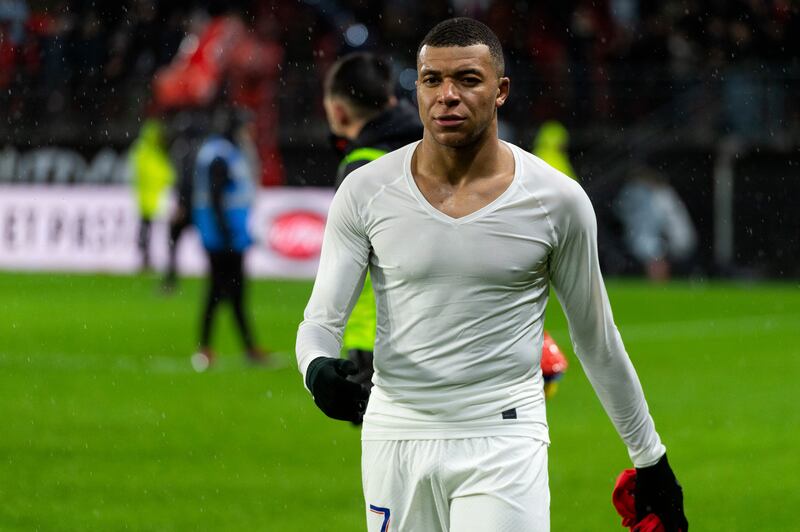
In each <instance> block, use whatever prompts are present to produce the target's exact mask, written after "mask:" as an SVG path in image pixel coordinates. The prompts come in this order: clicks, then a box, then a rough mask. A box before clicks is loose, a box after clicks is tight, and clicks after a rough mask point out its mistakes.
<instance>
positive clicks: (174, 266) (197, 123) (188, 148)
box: [161, 110, 208, 293]
mask: <svg viewBox="0 0 800 532" xmlns="http://www.w3.org/2000/svg"><path fill="white" fill-rule="evenodd" d="M172 131H173V137H174V140H173V142H172V146H171V147H170V156H171V158H172V161H173V162H174V164H175V169H176V174H177V179H176V181H175V187H174V188H173V191H174V197H175V206H174V209H173V211H172V215H171V216H170V220H169V241H168V244H167V245H168V248H167V267H166V272H165V274H164V279H163V281H162V285H161V286H162V289H163V291H164V292H165V293H171V292H173V291H174V290H175V288H176V287H177V284H178V243H179V242H180V238H181V235H183V234H184V232H185V230H186V229H188V228H189V227H191V225H192V188H193V184H194V166H195V161H196V159H197V152H198V151H199V150H200V146H201V145H202V143H203V141H204V140H205V137H206V136H207V133H208V120H207V118H206V116H205V113H203V112H202V111H200V110H185V111H181V112H179V113H177V114H176V115H175V116H174V117H173V119H172Z"/></svg>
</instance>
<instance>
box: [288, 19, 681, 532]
mask: <svg viewBox="0 0 800 532" xmlns="http://www.w3.org/2000/svg"><path fill="white" fill-rule="evenodd" d="M417 70H418V78H417V97H418V102H419V113H420V117H421V119H422V123H423V126H424V134H423V138H422V140H421V141H419V142H415V143H412V144H410V145H408V146H405V147H403V148H401V149H399V150H396V151H394V152H392V153H389V154H387V155H385V156H383V157H381V158H380V159H377V160H376V161H374V162H372V163H369V164H367V165H365V166H363V167H362V168H359V169H358V170H356V171H355V172H353V173H352V174H351V175H350V176H349V177H348V178H347V179H345V181H344V183H343V184H342V186H341V187H340V188H339V190H338V192H337V194H336V196H335V197H334V200H333V203H332V205H331V209H330V213H329V218H328V224H327V227H326V233H325V239H324V243H323V249H322V255H321V262H320V267H319V272H318V274H317V279H316V282H315V285H314V289H313V292H312V295H311V298H310V300H309V303H308V306H307V308H306V311H305V319H304V321H303V322H302V323H301V325H300V327H299V330H298V337H297V360H298V365H299V368H300V371H301V372H302V374H303V376H304V378H305V383H306V386H307V387H308V389H309V390H310V391H311V393H312V395H313V397H314V401H315V403H316V404H317V405H318V406H319V407H320V409H321V410H322V411H323V412H324V413H325V414H327V415H328V416H330V417H333V418H335V419H343V420H353V419H356V418H358V417H360V416H361V415H362V409H363V407H364V405H365V404H366V403H365V402H366V399H367V391H366V390H365V389H364V388H363V387H362V386H360V385H359V384H357V383H354V382H351V381H349V380H347V378H346V377H347V376H348V375H349V374H351V373H352V372H354V371H355V368H354V365H353V364H352V363H351V362H350V361H347V360H342V359H340V358H339V349H340V345H341V337H342V331H343V329H344V326H345V323H346V321H347V316H348V313H349V311H350V309H351V308H352V306H353V304H354V303H355V301H356V299H357V297H358V294H359V291H360V290H361V286H362V284H363V280H364V276H365V274H366V271H367V269H369V271H370V274H371V276H372V280H373V286H374V290H375V296H376V305H377V311H378V312H377V320H378V325H377V336H376V341H375V359H374V366H375V375H374V377H373V383H374V387H373V388H372V392H371V396H370V397H369V405H368V408H367V410H366V413H365V414H364V426H363V429H362V433H361V434H362V480H363V488H364V497H365V502H366V515H367V523H368V525H367V528H368V530H369V531H374V532H377V531H381V530H382V531H386V530H425V531H426V532H427V531H451V532H464V531H468V530H469V531H472V530H486V531H493V532H500V531H508V532H511V531H514V532H518V531H523V530H524V531H546V530H549V520H550V517H549V498H550V497H549V488H548V476H547V446H548V444H549V438H548V430H547V421H546V417H545V402H544V397H543V389H542V383H541V370H540V367H539V364H538V363H534V364H532V363H531V358H532V355H533V354H534V353H535V354H537V355H538V354H539V353H541V344H542V334H543V329H542V326H543V321H544V312H545V306H546V303H547V297H548V292H549V286H550V285H551V284H552V286H553V287H554V288H555V291H556V294H557V295H558V297H559V300H560V302H561V304H562V306H563V308H564V311H565V313H566V315H567V318H568V321H569V326H570V334H571V336H572V340H573V344H574V346H575V351H576V353H577V355H578V357H579V359H580V360H581V363H582V364H583V366H584V368H585V370H586V374H587V375H588V377H589V379H590V381H591V383H592V385H593V386H594V388H595V391H596V393H597V395H598V397H599V399H600V401H601V402H602V404H603V406H604V408H605V409H606V412H607V413H608V415H609V417H610V418H611V421H612V422H613V424H614V425H615V427H616V429H617V431H618V432H619V434H620V436H621V438H622V440H623V441H624V443H625V445H626V446H627V448H628V452H629V455H630V457H631V459H632V461H633V463H634V465H635V466H636V468H637V473H638V475H637V487H636V490H637V491H636V495H635V496H636V503H637V508H640V513H641V517H644V515H645V514H647V513H650V512H653V513H655V514H657V515H658V516H659V517H660V518H661V520H662V522H663V523H664V524H665V525H666V527H665V528H666V529H667V530H669V531H675V530H679V529H682V530H686V529H687V526H688V525H687V523H686V518H685V516H684V512H683V500H682V492H681V488H680V486H679V485H678V483H677V481H676V479H675V476H674V474H673V472H672V470H671V468H670V466H669V464H668V462H667V458H666V454H665V451H666V450H665V447H664V445H662V443H661V440H660V438H659V435H658V433H657V432H656V430H655V426H654V423H653V420H652V418H651V417H650V414H649V412H648V408H647V403H646V402H645V398H644V395H643V393H642V388H641V385H640V383H639V380H638V378H637V376H636V373H635V371H634V369H633V366H632V364H631V361H630V359H629V357H628V355H627V353H626V352H625V348H624V347H623V345H622V341H621V339H620V336H619V333H618V331H617V329H616V327H615V325H614V321H613V318H612V314H611V308H610V306H609V302H608V297H607V295H606V291H605V287H604V285H603V279H602V276H601V274H600V268H599V264H598V259H597V246H596V235H595V233H596V224H595V218H594V213H593V210H592V206H591V204H590V202H589V199H588V198H587V196H586V194H585V193H584V191H583V189H581V187H580V186H579V185H578V184H577V183H576V182H575V181H574V180H572V179H570V178H569V177H567V176H565V175H563V174H561V173H559V172H558V171H556V170H554V169H552V168H551V167H550V166H548V165H546V164H545V163H543V162H542V161H541V160H540V159H538V158H536V157H535V156H533V155H531V154H529V153H527V152H526V151H524V150H522V149H520V148H518V147H516V146H513V145H511V144H508V143H505V142H502V141H500V140H499V139H498V136H497V109H498V108H499V107H500V106H502V105H503V104H504V103H505V101H506V98H507V97H508V94H509V79H508V78H506V77H504V74H503V73H504V64H503V54H502V49H501V47H500V43H499V42H498V40H497V37H496V36H495V35H494V33H492V31H491V30H490V29H489V28H487V27H486V26H484V25H483V24H481V23H479V22H477V21H474V20H472V19H466V18H456V19H449V20H446V21H444V22H441V23H440V24H438V25H437V26H435V27H434V28H433V29H432V30H431V31H430V32H429V33H428V35H427V36H426V37H425V38H424V39H423V41H422V43H421V45H420V47H419V49H418V52H417ZM532 345H535V346H538V347H539V349H534V350H532V349H531V346H532ZM537 362H538V361H537Z"/></svg>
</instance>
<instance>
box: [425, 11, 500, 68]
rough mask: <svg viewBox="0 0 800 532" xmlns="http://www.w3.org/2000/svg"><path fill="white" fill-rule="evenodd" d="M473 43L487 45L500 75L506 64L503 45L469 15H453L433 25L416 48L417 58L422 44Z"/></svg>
mask: <svg viewBox="0 0 800 532" xmlns="http://www.w3.org/2000/svg"><path fill="white" fill-rule="evenodd" d="M473 44H485V45H486V46H488V47H489V53H490V54H491V55H492V62H494V66H495V69H497V74H498V75H500V76H502V75H503V73H504V72H505V69H506V65H505V60H504V59H503V47H502V46H501V45H500V39H498V38H497V35H495V34H494V32H493V31H492V30H491V28H489V26H487V25H486V24H484V23H483V22H479V21H477V20H475V19H473V18H469V17H455V18H449V19H447V20H443V21H442V22H440V23H438V24H437V25H436V26H434V27H433V28H432V29H431V31H429V32H428V34H427V35H426V36H425V38H424V39H422V42H421V43H419V47H418V48H417V58H419V52H420V51H421V50H422V47H423V46H433V47H436V48H440V47H445V46H472V45H473Z"/></svg>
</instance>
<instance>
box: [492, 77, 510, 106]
mask: <svg viewBox="0 0 800 532" xmlns="http://www.w3.org/2000/svg"><path fill="white" fill-rule="evenodd" d="M510 89H511V80H510V79H508V78H506V77H502V78H500V79H499V80H498V83H497V97H496V98H495V107H501V106H502V105H503V104H504V103H506V100H507V99H508V92H509V90H510Z"/></svg>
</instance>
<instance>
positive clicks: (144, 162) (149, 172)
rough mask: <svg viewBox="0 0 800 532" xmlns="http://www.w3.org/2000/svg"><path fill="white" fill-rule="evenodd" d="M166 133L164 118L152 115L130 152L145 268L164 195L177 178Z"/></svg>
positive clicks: (139, 245) (148, 260) (147, 264)
mask: <svg viewBox="0 0 800 532" xmlns="http://www.w3.org/2000/svg"><path fill="white" fill-rule="evenodd" d="M165 137H166V135H165V133H164V127H163V125H162V124H161V122H160V121H158V120H156V119H154V118H149V119H147V120H145V121H144V123H143V124H142V128H141V129H140V130H139V137H138V138H137V139H136V141H135V142H134V143H133V146H132V147H131V152H130V165H131V176H132V181H133V185H134V187H135V189H136V199H137V204H138V207H139V217H140V224H139V238H138V247H139V253H140V256H141V268H142V270H148V269H149V268H150V267H151V266H152V264H151V262H150V231H151V227H152V222H153V219H154V218H155V217H156V215H157V214H158V211H159V209H160V208H161V206H162V202H163V199H164V194H165V193H166V191H167V190H168V189H169V187H170V186H171V185H172V183H173V181H175V168H174V167H173V166H172V161H171V160H170V157H169V153H168V152H167V142H166V138H165Z"/></svg>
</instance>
